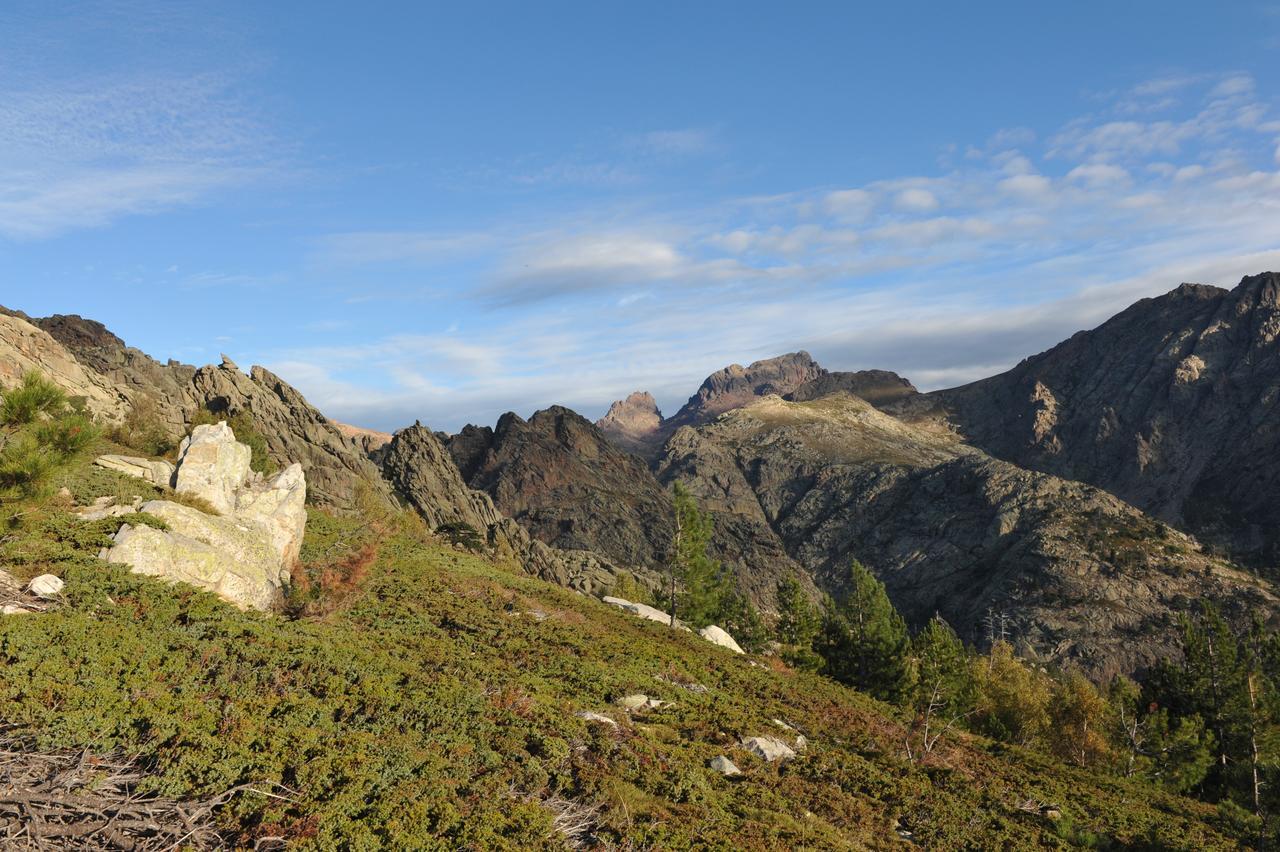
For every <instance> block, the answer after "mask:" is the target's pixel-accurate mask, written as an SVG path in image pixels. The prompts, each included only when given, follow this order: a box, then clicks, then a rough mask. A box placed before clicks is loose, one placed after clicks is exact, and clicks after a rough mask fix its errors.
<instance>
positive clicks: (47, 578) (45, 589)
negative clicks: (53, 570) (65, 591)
mask: <svg viewBox="0 0 1280 852" xmlns="http://www.w3.org/2000/svg"><path fill="white" fill-rule="evenodd" d="M63 585H64V584H63V582H62V580H61V579H60V578H58V577H55V576H53V575H52V574H41V575H40V576H39V577H36V578H35V579H33V580H32V581H31V582H30V583H27V591H28V592H30V593H31V594H33V595H35V596H36V597H38V598H40V599H41V600H45V601H50V600H56V599H57V598H58V596H59V595H61V594H62V587H63Z"/></svg>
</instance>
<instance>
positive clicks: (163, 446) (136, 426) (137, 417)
mask: <svg viewBox="0 0 1280 852" xmlns="http://www.w3.org/2000/svg"><path fill="white" fill-rule="evenodd" d="M107 434H108V436H109V437H110V438H111V440H113V441H115V442H116V443H117V444H120V445H121V446H124V447H128V448H129V449H131V450H133V451H134V452H138V453H142V454H143V455H144V456H166V457H167V456H170V455H171V454H172V453H173V451H174V450H176V449H177V448H178V442H177V441H175V440H174V439H173V436H172V435H171V434H170V433H169V430H168V429H166V428H165V425H164V423H162V422H161V421H160V406H159V404H158V403H157V402H156V400H155V398H154V397H151V396H147V395H143V396H140V397H138V398H137V399H135V400H134V402H133V404H132V405H131V406H129V412H128V413H127V414H126V415H125V418H124V421H123V422H122V423H121V424H120V425H119V426H114V427H112V428H111V430H110V431H109V432H108V433H107ZM237 434H238V433H237Z"/></svg>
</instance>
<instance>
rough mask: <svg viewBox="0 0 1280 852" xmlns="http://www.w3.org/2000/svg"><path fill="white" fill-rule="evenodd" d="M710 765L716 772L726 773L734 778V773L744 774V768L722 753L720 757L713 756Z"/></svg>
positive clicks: (725, 774)
mask: <svg viewBox="0 0 1280 852" xmlns="http://www.w3.org/2000/svg"><path fill="white" fill-rule="evenodd" d="M710 766H711V768H712V769H714V770H715V771H716V772H719V773H720V774H721V775H724V776H726V777H730V778H732V777H733V776H734V775H741V774H742V770H741V769H739V768H738V767H737V765H736V764H734V762H733V761H732V760H730V759H729V758H727V757H725V756H724V755H723V754H722V755H720V756H719V757H713V758H712V759H711V763H710Z"/></svg>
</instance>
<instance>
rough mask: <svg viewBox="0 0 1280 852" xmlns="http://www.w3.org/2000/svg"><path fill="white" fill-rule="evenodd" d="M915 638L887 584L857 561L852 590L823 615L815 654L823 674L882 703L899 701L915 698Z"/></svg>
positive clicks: (851, 576) (851, 568) (854, 564)
mask: <svg viewBox="0 0 1280 852" xmlns="http://www.w3.org/2000/svg"><path fill="white" fill-rule="evenodd" d="M909 649H910V637H909V636H908V634H907V625H906V622H905V621H903V619H902V616H901V615H899V614H898V611H897V610H896V609H894V608H893V604H892V603H891V602H890V601H889V596H888V595H887V594H886V593H885V590H884V584H883V583H881V582H880V581H879V580H877V579H876V578H875V577H874V576H872V574H871V572H870V571H868V570H867V569H866V568H864V567H862V565H861V564H860V563H858V562H857V561H855V562H854V563H853V564H852V565H851V566H850V568H849V585H848V587H847V588H846V589H845V590H844V593H843V594H842V595H841V596H840V598H839V599H838V600H836V601H834V602H833V603H831V604H830V605H829V606H828V607H827V608H826V612H825V613H824V615H823V619H822V630H821V632H820V633H819V635H818V638H817V640H816V642H815V650H817V651H818V653H819V654H820V655H821V656H822V658H823V660H824V666H823V671H824V672H825V673H826V674H827V675H829V676H830V677H832V678H834V679H835V680H838V681H840V682H841V683H847V684H849V685H851V686H854V687H856V688H858V689H861V690H862V691H864V692H869V693H871V694H872V695H874V696H876V697H877V698H881V699H884V700H886V701H899V700H901V699H902V698H904V697H906V696H908V695H910V691H911V667H910V661H909V656H908V651H909Z"/></svg>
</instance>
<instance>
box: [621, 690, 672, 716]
mask: <svg viewBox="0 0 1280 852" xmlns="http://www.w3.org/2000/svg"><path fill="white" fill-rule="evenodd" d="M614 704H617V705H618V706H619V707H621V708H622V709H623V710H626V711H628V712H636V713H639V712H644V711H646V710H661V709H662V708H663V707H670V706H671V702H670V701H663V700H661V699H658V698H650V697H649V696H647V695H644V694H641V693H637V694H635V695H625V696H623V697H622V698H619V699H618V700H617V701H615V702H614Z"/></svg>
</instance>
